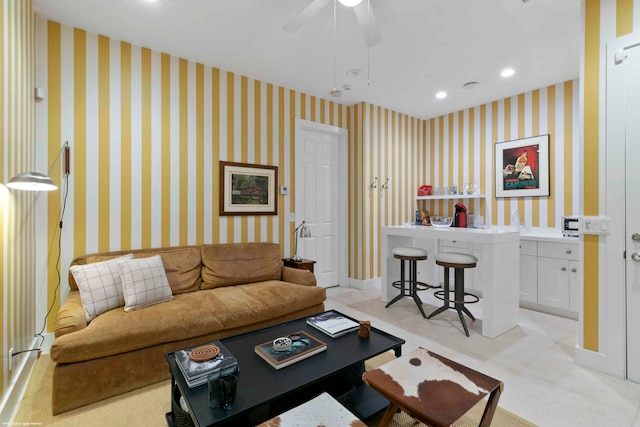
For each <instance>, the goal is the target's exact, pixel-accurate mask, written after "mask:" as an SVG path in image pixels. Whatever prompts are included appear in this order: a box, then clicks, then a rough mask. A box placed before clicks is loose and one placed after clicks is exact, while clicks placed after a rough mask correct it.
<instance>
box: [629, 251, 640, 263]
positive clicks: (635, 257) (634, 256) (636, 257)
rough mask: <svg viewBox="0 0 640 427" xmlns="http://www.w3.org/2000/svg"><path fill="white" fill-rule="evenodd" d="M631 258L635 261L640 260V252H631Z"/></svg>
mask: <svg viewBox="0 0 640 427" xmlns="http://www.w3.org/2000/svg"><path fill="white" fill-rule="evenodd" d="M631 259H632V260H634V261H640V253H638V252H634V253H632V254H631Z"/></svg>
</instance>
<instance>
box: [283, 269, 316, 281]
mask: <svg viewBox="0 0 640 427" xmlns="http://www.w3.org/2000/svg"><path fill="white" fill-rule="evenodd" d="M282 281H283V282H291V283H295V284H298V285H305V286H316V276H315V275H314V274H313V273H312V272H310V271H309V270H301V269H299V268H292V267H285V266H284V265H283V266H282Z"/></svg>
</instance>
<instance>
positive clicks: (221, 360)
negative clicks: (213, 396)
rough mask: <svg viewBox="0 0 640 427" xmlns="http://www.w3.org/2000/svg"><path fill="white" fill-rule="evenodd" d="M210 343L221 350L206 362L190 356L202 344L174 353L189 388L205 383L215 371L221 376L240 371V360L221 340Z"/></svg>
mask: <svg viewBox="0 0 640 427" xmlns="http://www.w3.org/2000/svg"><path fill="white" fill-rule="evenodd" d="M210 345H214V346H216V347H218V348H219V349H220V352H219V353H218V355H217V356H215V357H214V358H213V359H211V360H207V361H204V362H196V361H193V360H191V358H190V357H189V353H191V351H192V350H194V349H196V348H198V347H201V346H202V344H201V345H197V346H193V347H189V348H185V349H183V350H178V351H176V352H175V353H174V354H175V357H176V364H177V365H178V368H180V371H181V372H182V375H183V376H184V379H185V381H186V382H187V385H188V386H189V388H193V387H197V386H199V385H201V384H205V383H206V382H207V377H208V376H209V375H210V374H212V373H214V372H218V371H219V372H220V376H223V375H228V374H232V373H234V372H236V371H238V361H237V360H236V358H235V357H233V355H232V354H231V352H230V351H229V350H227V348H226V347H225V346H224V345H222V343H221V342H220V341H214V342H213V343H211V344H210Z"/></svg>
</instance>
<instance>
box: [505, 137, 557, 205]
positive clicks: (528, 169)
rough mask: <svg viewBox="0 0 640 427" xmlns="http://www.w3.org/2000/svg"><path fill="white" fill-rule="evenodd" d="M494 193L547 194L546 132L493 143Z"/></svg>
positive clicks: (514, 195) (547, 144) (511, 194)
mask: <svg viewBox="0 0 640 427" xmlns="http://www.w3.org/2000/svg"><path fill="white" fill-rule="evenodd" d="M495 157H496V158H495V160H496V161H495V177H496V188H495V191H496V197H527V196H549V135H540V136H534V137H531V138H523V139H516V140H513V141H506V142H501V143H498V144H496V145H495Z"/></svg>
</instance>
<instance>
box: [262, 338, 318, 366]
mask: <svg viewBox="0 0 640 427" xmlns="http://www.w3.org/2000/svg"><path fill="white" fill-rule="evenodd" d="M276 338H278V337H274V339H276ZM287 338H289V339H290V340H291V346H290V347H288V348H286V349H282V350H276V348H275V347H274V345H273V340H271V341H267V342H265V343H262V344H259V345H257V346H255V353H256V354H257V355H258V356H260V357H262V358H263V359H264V360H265V361H266V362H267V363H269V364H270V365H271V366H272V367H274V368H276V369H282V368H284V367H285V366H289V365H292V364H294V363H296V362H299V361H301V360H304V359H306V358H308V357H311V356H313V355H314V354H318V353H321V352H323V351H325V350H326V349H327V344H326V343H324V342H322V341H320V340H319V339H317V338H314V337H312V336H311V335H309V334H307V333H306V332H304V331H298V332H294V333H292V334H291V335H288V336H287Z"/></svg>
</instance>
